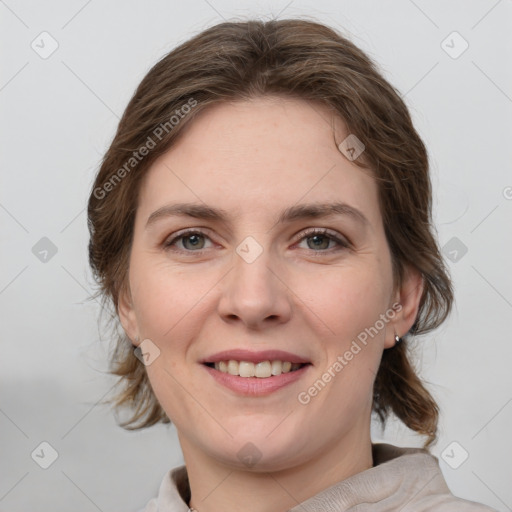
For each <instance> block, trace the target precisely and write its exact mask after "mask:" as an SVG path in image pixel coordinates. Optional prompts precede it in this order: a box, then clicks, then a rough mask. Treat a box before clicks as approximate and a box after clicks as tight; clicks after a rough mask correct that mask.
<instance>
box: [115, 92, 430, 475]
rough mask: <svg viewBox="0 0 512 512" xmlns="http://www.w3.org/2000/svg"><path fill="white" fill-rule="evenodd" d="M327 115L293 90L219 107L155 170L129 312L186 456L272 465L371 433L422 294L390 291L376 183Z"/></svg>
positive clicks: (133, 266)
mask: <svg viewBox="0 0 512 512" xmlns="http://www.w3.org/2000/svg"><path fill="white" fill-rule="evenodd" d="M330 120H331V118H330V115H329V112H328V111H327V110H326V109H325V108H324V107H319V106H317V105H313V104H311V103H308V102H304V101H301V100H295V99H282V98H271V97H264V98H259V99H255V100H252V101H247V102H245V101H244V102H236V103H233V104H223V105H215V106H213V107H210V108H209V109H207V110H205V111H203V112H202V113H201V115H200V116H199V117H198V118H197V119H196V120H195V121H194V122H193V123H192V124H191V125H189V126H188V128H187V131H186V132H185V133H184V134H183V135H184V136H183V137H182V138H181V139H180V140H179V141H178V143H177V144H176V145H175V146H174V147H172V148H171V149H170V150H169V151H168V152H167V153H166V154H164V155H163V156H161V157H160V158H159V159H158V160H157V161H156V162H155V163H154V165H153V166H152V167H151V169H150V170H149V172H148V174H147V176H146V178H145V181H144V183H143V186H142V188H141V191H140V196H139V203H138V209H137V214H136V220H135V231H134V239H133V245H132V252H131V257H130V268H129V287H130V294H127V295H126V296H123V297H121V300H120V315H121V320H122V322H123V326H124V328H125V330H126V332H127V334H128V335H129V336H130V338H131V339H132V340H133V339H135V338H136V336H139V337H140V340H150V341H144V342H143V345H142V347H141V348H142V351H143V352H145V351H146V352H147V353H148V354H149V355H148V356H147V363H146V364H147V366H146V370H147V372H148V376H149V379H150V382H151V385H152V388H153V390H154V392H155V394H156V396H157V398H158V400H159V402H160V404H161V405H162V407H163V408H164V410H165V411H166V413H167V415H168V416H169V418H170V419H171V421H172V422H173V423H174V424H175V426H176V427H177V429H178V433H179V436H180V441H181V443H182V448H183V450H184V453H185V455H186V454H187V452H189V453H190V452H192V451H195V452H197V453H201V454H202V455H204V456H210V457H213V458H215V459H216V460H217V461H221V462H223V463H225V464H228V465H230V466H234V467H243V466H244V464H245V465H249V466H252V464H254V463H255V462H257V464H256V466H254V468H255V470H256V469H261V470H268V469H269V468H274V469H279V468H290V467H293V466H296V465H298V464H301V463H303V462H306V461H309V460H312V459H313V458H314V457H317V456H318V454H320V453H328V452H332V450H334V451H335V450H336V447H339V446H341V443H342V442H343V443H345V445H344V446H347V444H346V443H350V445H352V446H353V445H354V443H355V444H356V445H357V443H361V442H367V441H369V438H370V430H369V429H370V412H371V405H372V387H373V382H374V379H375V376H376V373H377V370H378V367H379V363H380V359H381V356H382V351H383V349H384V348H388V347H391V346H392V345H393V344H394V334H395V333H398V334H400V335H403V334H405V333H406V332H407V331H408V330H409V328H410V327H411V325H412V323H413V321H414V319H415V317H416V309H415V308H416V306H417V300H416V302H415V303H413V304H412V305H410V306H407V305H406V304H409V303H410V301H411V300H412V299H414V298H416V299H418V298H419V293H420V291H421V290H419V286H418V285H419V282H418V281H415V282H414V283H413V284H414V286H411V287H410V289H409V290H408V293H407V297H405V302H404V295H403V293H402V295H401V294H400V290H398V291H396V293H395V292H394V290H393V281H392V270H391V259H390V252H389V248H388V245H387V241H386V237H385V234H384V228H383V223H382V218H381V215H380V212H379V207H378V198H377V186H376V183H375V181H374V180H373V178H371V177H370V176H369V175H368V174H366V173H365V172H364V171H362V170H361V169H360V168H358V167H357V166H356V165H355V164H354V163H353V162H352V161H350V160H349V159H348V158H347V157H346V156H344V154H342V153H341V152H340V150H339V149H338V148H337V146H336V144H335V143H334V141H333V137H332V130H331V123H330ZM335 123H336V130H337V134H336V142H337V143H340V142H341V141H342V140H344V139H345V138H346V137H347V136H348V135H349V134H348V133H347V132H345V131H344V129H345V128H344V125H343V123H342V122H341V120H339V119H338V118H336V120H335ZM341 203H344V204H346V205H347V207H346V209H345V213H343V209H342V208H341V207H340V206H339V204H341ZM178 204H179V205H181V206H180V208H179V211H178V209H176V205H178ZM334 204H337V205H338V207H337V211H334V208H333V211H331V212H330V213H328V212H327V213H328V214H327V213H326V214H324V215H317V216H315V215H314V214H313V213H314V212H313V207H315V206H318V205H325V206H328V205H334ZM350 208H352V209H353V210H350ZM327 210H328V208H326V211H327ZM356 210H357V211H358V212H359V213H353V212H355V211H356ZM180 212H181V213H180ZM186 212H188V214H187V213H186ZM350 212H352V213H350ZM415 290H416V291H415ZM402 292H403V290H402ZM399 301H401V302H402V305H403V309H402V310H401V311H398V310H399V309H400V307H398V309H397V310H393V309H392V306H393V304H394V303H396V302H399ZM407 301H408V302H407ZM395 307H396V306H395ZM229 360H231V361H232V362H231V363H220V361H229ZM240 361H242V363H241V364H240ZM215 362H217V365H216V366H217V369H215V365H214V363H215ZM258 363H261V364H258ZM289 363H295V364H294V365H293V366H292V367H291V368H290V364H289ZM299 363H301V365H300V368H299V369H297V370H294V369H295V368H297V366H298V364H299ZM290 370H294V371H290ZM226 371H227V373H226ZM252 372H257V375H259V376H254V377H245V376H243V375H251V374H252ZM280 372H281V373H280ZM239 373H241V374H242V376H240V375H238V374H239ZM272 373H275V374H276V375H272V376H269V375H271V374H272ZM279 373H280V375H279ZM249 461H251V462H249Z"/></svg>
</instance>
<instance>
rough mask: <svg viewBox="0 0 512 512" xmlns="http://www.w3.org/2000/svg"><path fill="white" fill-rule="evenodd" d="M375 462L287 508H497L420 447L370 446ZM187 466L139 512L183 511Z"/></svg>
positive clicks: (331, 511)
mask: <svg viewBox="0 0 512 512" xmlns="http://www.w3.org/2000/svg"><path fill="white" fill-rule="evenodd" d="M372 453H373V461H374V466H373V467H372V468H370V469H367V470H366V471H362V472H361V473H357V474H356V475H353V476H351V477H349V478H347V479H345V480H343V481H341V482H338V483H337V484H335V485H333V486H331V487H329V488H327V489H325V490H323V491H321V492H320V493H318V494H317V495H316V496H313V497H311V498H309V499H308V500H306V501H304V502H302V503H301V504H299V505H297V506H295V507H293V508H292V509H291V510H290V511H289V512H349V511H350V512H426V511H429V512H430V511H435V512H496V510H495V509H492V508H490V507H487V506H485V505H481V504H479V503H475V502H474V501H467V500H463V499H461V498H457V497H455V496H454V495H453V494H451V492H450V490H449V489H448V486H447V485H446V481H445V479H444V477H443V474H442V473H441V469H440V467H439V460H438V458H437V457H434V456H433V455H431V454H430V453H429V452H428V451H426V450H423V449H421V448H399V447H397V446H393V445H390V444H386V443H377V444H372ZM189 499H190V488H189V485H188V477H187V470H186V467H185V466H179V467H177V468H174V469H172V470H170V471H169V472H168V473H167V474H166V475H165V478H164V480H163V482H162V484H161V486H160V491H159V493H158V497H157V498H154V499H152V500H151V501H150V502H149V503H148V504H147V506H146V508H144V509H143V510H142V511H140V512H188V510H189V508H188V505H187V503H188V501H189Z"/></svg>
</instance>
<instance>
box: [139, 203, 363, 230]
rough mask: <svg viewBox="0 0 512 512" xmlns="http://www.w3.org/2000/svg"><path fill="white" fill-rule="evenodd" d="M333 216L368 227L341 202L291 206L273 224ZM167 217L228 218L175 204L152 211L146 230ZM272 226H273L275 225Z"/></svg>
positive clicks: (191, 205) (218, 212)
mask: <svg viewBox="0 0 512 512" xmlns="http://www.w3.org/2000/svg"><path fill="white" fill-rule="evenodd" d="M334 215H345V216H348V217H350V218H351V219H353V220H355V221H357V222H358V223H359V224H360V225H361V226H362V227H367V226H369V225H370V222H369V220H368V219H367V218H366V217H365V216H364V214H363V213H362V212H361V211H360V210H358V209H357V208H354V207H353V206H350V205H349V204H346V203H343V202H334V203H310V204H299V205H295V206H291V207H289V208H286V209H285V210H283V211H282V212H281V213H280V215H279V217H278V219H277V221H276V223H275V224H283V223H286V222H293V221H297V220H303V219H318V218H324V217H329V216H334ZM167 217H193V218H195V219H202V220H213V221H219V222H222V223H226V224H229V222H230V216H229V214H228V213H227V212H226V211H225V210H223V209H222V208H212V207H211V206H207V205H204V204H197V203H176V204H169V205H166V206H162V207H161V208H159V209H158V210H156V211H154V212H153V213H152V214H151V215H150V216H149V218H148V220H147V222H146V229H147V228H148V227H149V226H150V225H151V224H154V223H155V222H156V221H157V220H160V219H162V218H167ZM275 224H274V225H275Z"/></svg>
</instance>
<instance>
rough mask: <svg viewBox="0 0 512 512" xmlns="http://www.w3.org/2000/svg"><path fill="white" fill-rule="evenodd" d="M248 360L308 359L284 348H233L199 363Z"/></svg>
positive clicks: (299, 360) (296, 360)
mask: <svg viewBox="0 0 512 512" xmlns="http://www.w3.org/2000/svg"><path fill="white" fill-rule="evenodd" d="M230 359H231V360H234V361H248V362H252V363H259V362H261V361H289V362H290V363H309V361H308V360H307V359H306V358H304V357H301V356H299V355H297V354H292V353H291V352H285V351H284V350H262V351H259V352H253V351H252V350H245V349H234V350H223V351H222V352H216V353H215V354H212V355H211V356H208V357H205V358H204V359H202V360H201V363H217V362H219V361H229V360H230Z"/></svg>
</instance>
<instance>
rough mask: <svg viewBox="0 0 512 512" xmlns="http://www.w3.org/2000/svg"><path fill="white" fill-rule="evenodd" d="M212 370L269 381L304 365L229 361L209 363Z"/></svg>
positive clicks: (278, 362)
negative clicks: (268, 379)
mask: <svg viewBox="0 0 512 512" xmlns="http://www.w3.org/2000/svg"><path fill="white" fill-rule="evenodd" d="M207 366H209V367H210V368H215V370H218V371H220V372H222V373H229V375H236V376H239V377H244V378H247V377H257V378H259V379H267V378H269V377H273V376H277V375H281V374H282V373H289V372H294V371H296V370H299V369H300V368H302V367H303V366H304V363H292V362H290V361H279V360H274V361H260V362H258V363H253V362H251V361H235V360H233V359H230V360H227V361H218V362H216V363H207Z"/></svg>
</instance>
